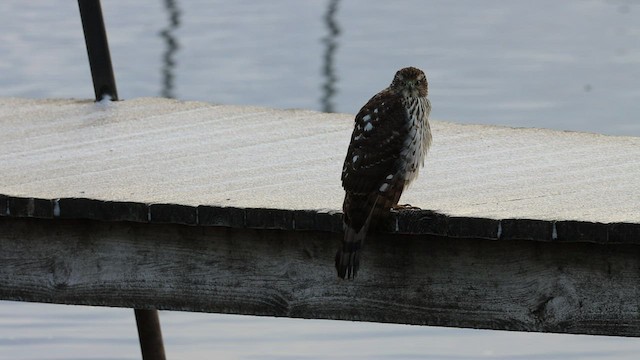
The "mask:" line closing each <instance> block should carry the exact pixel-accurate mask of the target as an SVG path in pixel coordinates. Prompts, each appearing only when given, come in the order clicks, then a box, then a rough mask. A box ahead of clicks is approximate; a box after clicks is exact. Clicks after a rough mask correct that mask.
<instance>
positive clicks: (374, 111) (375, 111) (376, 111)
mask: <svg viewBox="0 0 640 360" xmlns="http://www.w3.org/2000/svg"><path fill="white" fill-rule="evenodd" d="M382 104H383V105H384V103H382ZM373 113H374V114H377V113H378V108H375V109H373Z"/></svg>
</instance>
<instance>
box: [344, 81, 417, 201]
mask: <svg viewBox="0 0 640 360" xmlns="http://www.w3.org/2000/svg"><path fill="white" fill-rule="evenodd" d="M407 124H408V122H407V112H406V110H405V108H404V106H403V104H402V101H401V99H400V97H399V96H397V95H395V94H393V93H391V92H390V91H382V92H380V93H379V94H377V95H376V96H374V97H373V98H371V100H369V102H367V104H366V105H365V106H363V107H362V109H360V111H359V112H358V114H357V115H356V119H355V128H354V130H353V134H352V135H351V143H350V144H349V150H348V151H347V156H346V158H345V161H344V166H343V169H342V187H343V188H344V189H345V191H347V192H350V193H355V194H362V195H364V194H371V193H375V192H380V191H383V190H384V189H381V186H383V188H384V184H385V182H389V180H390V179H389V177H393V176H397V175H396V174H397V173H398V171H399V166H400V161H398V160H399V158H400V154H401V152H402V148H403V147H404V146H405V144H404V141H405V139H406V136H407V133H408V131H409V129H408V127H407Z"/></svg>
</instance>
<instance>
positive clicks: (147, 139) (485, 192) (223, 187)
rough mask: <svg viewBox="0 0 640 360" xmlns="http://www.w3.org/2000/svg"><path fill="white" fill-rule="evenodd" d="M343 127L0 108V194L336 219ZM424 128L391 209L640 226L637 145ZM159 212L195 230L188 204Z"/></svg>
mask: <svg viewBox="0 0 640 360" xmlns="http://www.w3.org/2000/svg"><path fill="white" fill-rule="evenodd" d="M434 106H437V104H434ZM352 127H353V115H349V114H325V113H319V112H314V111H307V110H275V109H268V108H261V107H250V106H231V105H213V104H207V103H202V102H181V101H175V100H168V99H157V98H140V99H132V100H126V101H120V102H116V103H94V102H92V101H88V100H34V99H19V98H2V99H0V136H1V138H2V141H1V142H0V194H4V195H5V197H23V198H36V199H59V198H85V199H94V200H102V201H113V202H132V203H144V204H177V205H183V206H188V207H196V206H213V207H229V208H258V209H260V208H267V209H284V210H314V211H317V210H320V211H321V212H334V211H335V212H338V211H339V210H340V208H341V203H342V198H343V195H344V193H343V190H342V188H341V185H340V173H341V168H342V162H343V160H344V156H345V154H346V149H347V146H348V143H349V138H350V135H351V131H352ZM432 129H433V146H432V149H431V151H430V153H429V154H428V157H427V161H426V167H425V168H424V169H422V171H421V173H420V177H419V178H418V180H417V181H416V182H415V183H414V184H413V185H412V186H411V188H410V189H408V190H407V191H406V192H405V194H404V195H403V197H402V199H401V203H410V204H412V205H414V206H418V207H421V208H423V209H430V210H433V211H436V212H439V213H442V214H445V215H447V216H449V217H469V218H486V219H498V220H500V219H537V220H545V221H552V222H553V221H577V222H593V223H632V224H638V223H640V138H637V137H619V136H618V137H616V136H605V135H599V134H591V133H579V132H562V131H553V130H546V129H524V128H517V129H516V128H508V127H498V126H486V125H462V124H456V123H451V122H442V121H432ZM3 206H4V207H5V208H6V207H7V205H3ZM36 208H37V209H40V207H38V206H36ZM157 209H158V214H161V215H158V216H161V217H164V218H165V219H171V218H172V217H175V216H181V217H182V218H184V219H185V222H186V223H189V222H191V221H194V220H193V216H194V215H193V214H191V213H190V212H189V210H188V209H187V208H182V210H181V211H182V212H181V214H182V215H180V212H179V213H178V215H175V214H174V215H172V214H171V213H167V212H166V209H163V208H162V207H161V206H160V207H157ZM58 210H59V209H58ZM162 211H164V212H162ZM161 212H162V213H161ZM545 226H546V225H545ZM549 231H552V232H553V231H557V230H556V229H555V228H554V229H552V230H549ZM554 235H555V234H554Z"/></svg>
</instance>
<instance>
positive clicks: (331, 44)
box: [320, 0, 340, 112]
mask: <svg viewBox="0 0 640 360" xmlns="http://www.w3.org/2000/svg"><path fill="white" fill-rule="evenodd" d="M339 1H340V0H329V7H328V8H327V12H326V14H325V15H324V22H325V24H326V25H327V29H328V30H329V34H328V35H327V36H325V37H324V38H323V39H322V41H323V42H324V44H325V45H326V47H325V53H324V63H323V66H322V74H323V75H324V77H325V82H324V84H323V85H322V98H321V99H320V106H321V108H322V111H324V112H334V106H333V97H334V95H335V93H336V80H337V77H336V74H335V68H334V66H333V63H334V53H335V51H336V48H337V47H338V41H337V38H338V35H340V28H339V27H338V23H337V22H336V19H335V16H336V12H337V11H338V2H339Z"/></svg>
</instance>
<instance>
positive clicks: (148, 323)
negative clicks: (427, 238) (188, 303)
mask: <svg viewBox="0 0 640 360" xmlns="http://www.w3.org/2000/svg"><path fill="white" fill-rule="evenodd" d="M78 6H79V7H80V18H81V19H82V29H83V31H84V41H85V43H86V45H87V54H88V55H89V66H90V67H91V78H92V79H93V90H94V92H95V95H96V101H100V100H102V99H103V98H104V97H105V96H109V97H111V100H112V101H116V100H118V91H117V90H116V80H115V76H114V75H113V66H112V65H111V54H110V53H109V42H108V41H107V31H106V30H105V27H104V19H103V17H102V8H101V7H100V0H78ZM134 313H135V316H136V324H137V326H138V337H139V338H140V350H141V351H142V359H143V360H166V357H165V354H164V344H163V343H162V331H161V330H160V318H159V317H158V310H142V309H134Z"/></svg>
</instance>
